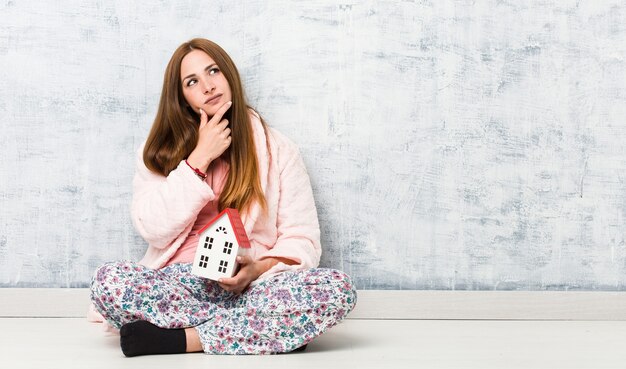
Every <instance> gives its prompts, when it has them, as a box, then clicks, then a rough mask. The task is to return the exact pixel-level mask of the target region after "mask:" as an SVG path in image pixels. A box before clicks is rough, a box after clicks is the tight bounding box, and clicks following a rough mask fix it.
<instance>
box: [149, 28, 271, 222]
mask: <svg viewBox="0 0 626 369" xmlns="http://www.w3.org/2000/svg"><path fill="white" fill-rule="evenodd" d="M192 50H201V51H204V52H205V53H207V54H208V55H209V56H210V57H211V58H212V59H213V60H214V61H215V63H216V64H217V66H218V68H219V69H220V71H221V73H223V74H224V77H225V78H226V80H227V81H228V85H229V86H230V90H231V94H232V102H233V105H232V106H231V107H230V109H229V110H228V111H227V112H226V114H224V117H223V118H224V119H228V122H229V128H230V129H231V133H230V134H231V137H232V141H231V144H230V147H229V148H228V149H227V150H226V151H225V152H224V154H222V157H223V158H225V159H226V160H227V161H228V162H229V164H230V170H229V172H228V179H227V180H226V183H225V184H224V188H223V189H222V193H221V195H220V198H219V205H218V207H219V210H220V211H221V210H223V209H225V208H236V209H237V210H239V212H241V213H243V212H246V211H247V210H249V208H250V205H251V204H252V202H253V201H258V203H259V205H260V206H261V208H262V209H266V207H267V205H266V201H265V196H264V194H263V190H262V188H261V181H260V179H259V169H258V168H259V167H258V162H257V161H258V159H257V157H256V150H255V145H254V137H253V133H252V126H251V122H250V115H249V112H250V110H251V109H252V108H251V107H250V106H248V104H247V102H246V98H245V93H244V90H243V86H242V84H241V78H240V77H239V72H238V71H237V67H235V63H233V61H232V59H231V58H230V57H229V56H228V54H227V53H226V52H225V51H224V49H222V48H221V47H220V46H219V45H217V44H216V43H214V42H212V41H209V40H206V39H202V38H194V39H193V40H190V41H188V42H185V43H183V44H182V45H180V46H179V47H178V48H177V49H176V51H175V52H174V54H173V55H172V58H171V59H170V61H169V63H168V64H167V68H166V69H165V76H164V78H163V91H162V92H161V100H160V102H159V108H158V110H157V114H156V118H155V119H154V123H153V124H152V129H151V130H150V134H149V135H148V139H147V141H146V145H145V147H144V150H143V161H144V163H145V165H146V167H148V169H150V170H151V171H153V172H156V173H159V174H162V175H164V176H167V175H168V174H169V173H170V172H171V171H172V170H174V169H175V168H176V167H177V166H178V164H179V163H180V162H181V160H183V159H186V158H187V157H188V156H189V154H191V152H192V151H193V149H194V148H195V147H196V144H197V142H198V129H199V126H200V117H199V115H198V114H197V113H196V112H194V111H193V109H192V108H191V107H190V106H189V105H188V104H187V102H186V100H185V97H184V95H183V89H182V81H181V78H180V65H181V62H182V60H183V58H184V57H185V55H187V54H189V53H190V52H191V51H192ZM260 120H261V124H262V126H263V130H264V131H265V135H266V136H267V127H266V124H265V121H264V120H263V119H262V118H261V119H260ZM268 149H269V145H268Z"/></svg>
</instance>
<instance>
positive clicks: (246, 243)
mask: <svg viewBox="0 0 626 369" xmlns="http://www.w3.org/2000/svg"><path fill="white" fill-rule="evenodd" d="M224 214H226V215H227V216H228V221H230V225H231V227H232V228H233V231H234V232H235V238H236V239H237V244H239V247H243V248H244V249H249V248H250V240H249V239H248V235H247V234H246V229H245V228H244V226H243V223H242V222H241V216H240V215H239V212H238V211H237V209H231V208H228V209H224V210H222V212H221V213H219V214H217V216H216V217H215V218H213V219H211V221H210V222H208V223H207V224H206V225H205V226H204V227H202V229H201V230H200V231H198V234H202V232H204V231H206V230H207V228H209V227H210V226H211V225H213V223H215V221H217V220H218V219H219V218H221V217H222V215H224Z"/></svg>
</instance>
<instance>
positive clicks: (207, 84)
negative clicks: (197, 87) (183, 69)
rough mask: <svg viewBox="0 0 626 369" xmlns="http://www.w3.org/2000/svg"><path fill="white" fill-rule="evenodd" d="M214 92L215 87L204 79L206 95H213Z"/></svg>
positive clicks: (203, 88)
mask: <svg viewBox="0 0 626 369" xmlns="http://www.w3.org/2000/svg"><path fill="white" fill-rule="evenodd" d="M213 90H215V85H214V84H213V83H212V82H211V81H210V80H208V79H204V80H203V81H202V91H203V92H204V93H205V94H208V93H211V92H212V91H213Z"/></svg>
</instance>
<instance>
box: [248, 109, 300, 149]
mask: <svg viewBox="0 0 626 369" xmlns="http://www.w3.org/2000/svg"><path fill="white" fill-rule="evenodd" d="M250 122H251V124H252V129H253V131H254V133H255V134H254V136H255V138H256V137H259V138H260V137H265V139H266V140H269V144H270V147H271V148H272V149H273V151H276V150H278V151H279V152H283V153H285V152H287V153H289V152H295V153H299V150H298V145H296V143H295V142H294V141H293V140H291V139H290V138H289V137H287V136H286V135H285V134H283V133H282V132H280V131H278V130H277V129H276V128H273V127H270V126H268V125H266V126H265V131H264V128H263V123H261V117H260V115H259V114H258V113H257V112H256V111H254V110H253V109H250Z"/></svg>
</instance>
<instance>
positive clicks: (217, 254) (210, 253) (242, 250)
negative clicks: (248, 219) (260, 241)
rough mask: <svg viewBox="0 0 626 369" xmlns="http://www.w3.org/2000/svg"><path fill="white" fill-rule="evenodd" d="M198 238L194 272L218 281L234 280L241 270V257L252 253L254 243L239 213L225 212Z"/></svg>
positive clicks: (207, 225) (228, 210) (206, 227)
mask: <svg viewBox="0 0 626 369" xmlns="http://www.w3.org/2000/svg"><path fill="white" fill-rule="evenodd" d="M198 235H199V237H198V247H197V248H196V256H195V258H194V262H193V266H192V269H191V272H192V273H193V274H195V275H198V276H200V277H204V278H208V279H212V280H215V281H216V280H218V279H219V278H224V277H232V276H233V275H234V274H235V271H236V270H237V266H238V265H237V262H236V258H237V256H238V255H244V254H246V253H247V252H248V250H249V249H250V240H249V239H248V235H247V234H246V230H245V229H244V226H243V223H242V222H241V217H240V216H239V212H238V211H237V209H224V211H222V212H221V213H219V214H218V215H217V216H216V217H215V218H214V219H213V220H211V221H210V222H209V223H207V224H206V225H205V226H204V227H202V229H201V230H200V231H199V232H198ZM220 245H223V247H220ZM213 246H216V247H213Z"/></svg>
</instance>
